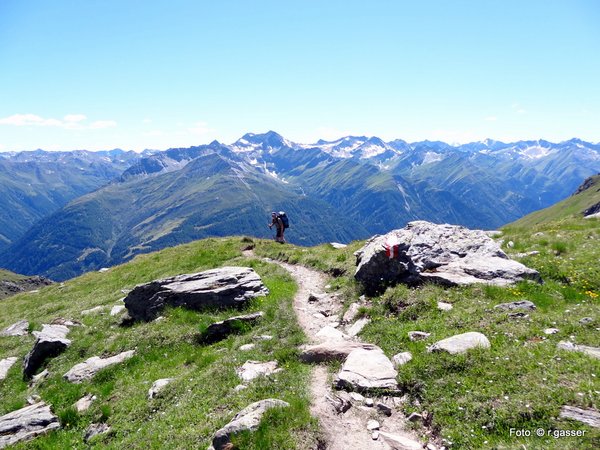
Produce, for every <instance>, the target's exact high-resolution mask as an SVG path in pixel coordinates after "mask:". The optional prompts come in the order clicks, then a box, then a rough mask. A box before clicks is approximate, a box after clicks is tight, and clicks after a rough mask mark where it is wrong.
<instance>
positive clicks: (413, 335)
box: [408, 331, 431, 341]
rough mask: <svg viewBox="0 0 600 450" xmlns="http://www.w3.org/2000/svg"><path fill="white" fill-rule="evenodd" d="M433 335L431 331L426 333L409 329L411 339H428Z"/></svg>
mask: <svg viewBox="0 0 600 450" xmlns="http://www.w3.org/2000/svg"><path fill="white" fill-rule="evenodd" d="M429 336H431V333H426V332H425V331H409V332H408V338H409V339H410V340H411V341H421V340H423V339H427V338H428V337H429Z"/></svg>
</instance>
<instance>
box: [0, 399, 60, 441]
mask: <svg viewBox="0 0 600 450" xmlns="http://www.w3.org/2000/svg"><path fill="white" fill-rule="evenodd" d="M58 428H60V424H59V422H58V417H56V416H55V415H54V414H53V413H52V411H51V410H50V406H48V405H47V404H46V403H44V402H39V403H35V404H33V405H29V406H26V407H25V408H21V409H18V410H16V411H13V412H11V413H8V414H6V415H4V416H2V417H0V448H4V447H8V446H9V445H13V444H16V443H17V442H21V441H28V440H30V439H33V438H35V437H36V436H39V435H41V434H45V433H48V432H49V431H52V430H56V429H58Z"/></svg>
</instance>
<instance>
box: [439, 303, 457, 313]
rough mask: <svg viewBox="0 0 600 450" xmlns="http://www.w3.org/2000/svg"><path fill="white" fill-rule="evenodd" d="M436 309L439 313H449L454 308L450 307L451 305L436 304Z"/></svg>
mask: <svg viewBox="0 0 600 450" xmlns="http://www.w3.org/2000/svg"><path fill="white" fill-rule="evenodd" d="M437 308H438V309H439V310H440V311H450V310H451V309H452V308H454V306H452V303H446V302H437Z"/></svg>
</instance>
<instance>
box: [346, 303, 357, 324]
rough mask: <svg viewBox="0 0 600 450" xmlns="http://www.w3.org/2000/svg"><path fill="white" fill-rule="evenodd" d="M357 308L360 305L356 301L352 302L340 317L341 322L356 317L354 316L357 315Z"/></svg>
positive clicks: (349, 320)
mask: <svg viewBox="0 0 600 450" xmlns="http://www.w3.org/2000/svg"><path fill="white" fill-rule="evenodd" d="M359 308H360V305H359V304H358V303H352V304H351V305H350V307H349V308H348V310H347V311H346V312H345V313H344V316H343V317H342V322H344V323H350V322H352V321H354V319H356V316H357V315H358V309H359Z"/></svg>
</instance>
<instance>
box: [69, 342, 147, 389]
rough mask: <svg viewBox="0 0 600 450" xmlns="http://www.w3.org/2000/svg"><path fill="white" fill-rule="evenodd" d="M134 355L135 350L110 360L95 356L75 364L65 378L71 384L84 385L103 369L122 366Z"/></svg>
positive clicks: (112, 357)
mask: <svg viewBox="0 0 600 450" xmlns="http://www.w3.org/2000/svg"><path fill="white" fill-rule="evenodd" d="M133 355H135V350H129V351H126V352H122V353H119V354H118V355H115V356H111V357H110V358H100V357H98V356H93V357H91V358H88V359H87V360H85V361H84V362H82V363H79V364H75V365H74V366H73V367H72V368H71V370H69V371H68V372H67V373H65V374H64V375H63V377H64V378H65V379H66V380H67V381H70V382H71V383H82V382H83V381H86V380H91V379H92V378H94V375H96V374H97V373H98V372H100V371H101V370H102V369H104V368H106V367H109V366H112V365H115V364H120V363H122V362H124V361H126V360H128V359H129V358H132V357H133Z"/></svg>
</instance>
